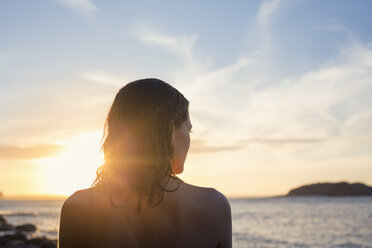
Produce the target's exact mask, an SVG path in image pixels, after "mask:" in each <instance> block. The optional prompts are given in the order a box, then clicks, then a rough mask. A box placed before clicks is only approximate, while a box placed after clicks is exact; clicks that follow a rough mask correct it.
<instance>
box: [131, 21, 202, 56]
mask: <svg viewBox="0 0 372 248" xmlns="http://www.w3.org/2000/svg"><path fill="white" fill-rule="evenodd" d="M135 30H136V31H135V32H134V35H135V36H136V37H137V38H139V39H140V40H141V41H143V42H146V43H148V44H151V45H156V46H160V47H162V48H163V49H166V50H168V51H170V52H171V53H173V54H174V55H176V56H178V57H180V58H182V59H185V60H193V51H192V50H193V46H194V44H195V42H196V40H197V38H198V36H197V35H196V34H192V35H179V36H171V35H168V34H165V33H159V32H155V31H154V29H153V28H150V27H149V26H147V25H145V24H137V25H136V29H135Z"/></svg>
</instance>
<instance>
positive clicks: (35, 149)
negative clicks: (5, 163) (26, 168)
mask: <svg viewBox="0 0 372 248" xmlns="http://www.w3.org/2000/svg"><path fill="white" fill-rule="evenodd" d="M64 148H65V147H64V146H59V145H38V146H28V147H23V146H4V145H2V146H0V159H11V160H22V159H35V158H43V157H51V156H54V155H56V154H58V153H59V152H60V151H61V150H63V149H64Z"/></svg>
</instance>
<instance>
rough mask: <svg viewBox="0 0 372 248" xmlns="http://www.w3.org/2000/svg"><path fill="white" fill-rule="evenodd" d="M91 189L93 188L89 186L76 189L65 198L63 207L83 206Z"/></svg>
mask: <svg viewBox="0 0 372 248" xmlns="http://www.w3.org/2000/svg"><path fill="white" fill-rule="evenodd" d="M90 191H91V189H89V188H87V189H80V190H77V191H75V192H74V193H73V194H71V195H70V196H69V197H67V198H66V199H65V201H64V202H63V205H62V209H67V208H69V209H70V208H76V207H78V206H81V205H82V204H83V203H84V202H86V201H87V199H88V195H89V193H90Z"/></svg>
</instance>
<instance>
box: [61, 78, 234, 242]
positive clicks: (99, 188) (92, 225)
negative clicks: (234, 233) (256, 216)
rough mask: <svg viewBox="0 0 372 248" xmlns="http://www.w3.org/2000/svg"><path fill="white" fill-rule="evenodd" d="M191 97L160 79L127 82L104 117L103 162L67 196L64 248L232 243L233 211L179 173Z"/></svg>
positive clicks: (214, 192)
mask: <svg viewBox="0 0 372 248" xmlns="http://www.w3.org/2000/svg"><path fill="white" fill-rule="evenodd" d="M188 107H189V101H188V100H187V99H186V98H185V97H184V96H183V95H182V94H181V93H180V92H179V91H178V90H177V89H175V88H174V87H172V86H171V85H169V84H168V83H165V82H163V81H161V80H159V79H154V78H149V79H141V80H137V81H134V82H131V83H128V84H127V85H125V86H124V87H123V88H121V89H120V90H119V92H118V93H117V95H116V97H115V99H114V102H113V104H112V106H111V108H110V111H109V113H108V116H107V119H106V123H105V134H104V142H103V144H102V149H103V152H104V157H105V162H104V163H103V165H102V166H101V167H100V168H98V170H97V178H96V180H95V181H94V183H93V184H92V186H91V187H90V188H88V189H82V190H78V191H76V192H75V193H74V194H72V195H71V196H70V197H68V198H67V199H66V200H65V202H64V203H63V206H62V210H61V218H60V230H59V243H58V246H59V248H71V247H100V248H103V247H129V248H131V247H185V248H197V247H202V248H208V247H211V248H212V247H220V248H225V247H232V237H231V210H230V205H229V202H228V200H227V198H226V197H225V196H224V195H223V194H222V193H220V192H219V191H217V190H215V189H213V188H204V187H198V186H194V185H191V184H187V183H185V182H183V181H182V180H181V179H179V178H178V177H177V175H176V174H180V173H182V171H183V166H184V162H185V159H186V156H187V152H188V150H189V146H190V132H191V127H192V125H191V122H190V118H189V111H188Z"/></svg>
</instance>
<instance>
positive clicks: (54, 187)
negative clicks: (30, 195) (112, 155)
mask: <svg viewBox="0 0 372 248" xmlns="http://www.w3.org/2000/svg"><path fill="white" fill-rule="evenodd" d="M101 137H102V133H101V132H98V131H97V132H88V133H83V134H79V135H77V136H76V137H74V138H73V139H72V141H71V142H69V144H68V145H67V148H66V149H65V150H63V151H62V152H61V153H60V154H59V155H58V156H55V157H50V158H42V159H37V160H34V162H35V163H37V164H38V165H40V166H41V167H42V170H43V175H44V178H42V179H40V180H42V181H43V193H44V194H55V195H71V194H72V193H74V192H75V191H76V190H78V189H82V188H88V187H89V186H90V185H91V184H92V182H93V180H94V178H95V172H96V169H97V168H98V167H99V166H100V165H101V164H102V163H103V154H102V153H101V152H100V151H99V142H100V141H101Z"/></svg>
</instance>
